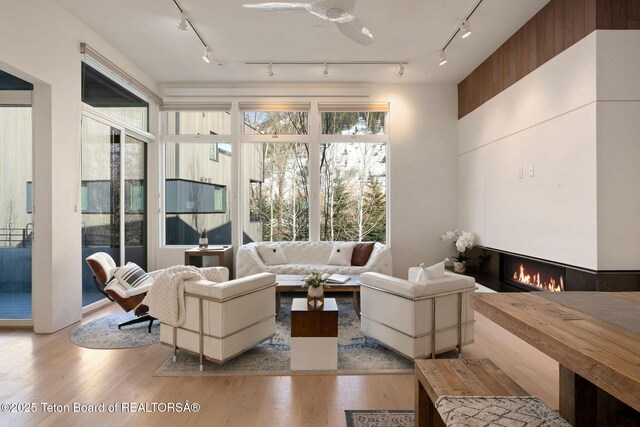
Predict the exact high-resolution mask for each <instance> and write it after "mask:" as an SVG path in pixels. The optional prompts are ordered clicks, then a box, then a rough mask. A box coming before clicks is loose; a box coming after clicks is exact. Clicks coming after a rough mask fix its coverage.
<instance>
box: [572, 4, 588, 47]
mask: <svg viewBox="0 0 640 427" xmlns="http://www.w3.org/2000/svg"><path fill="white" fill-rule="evenodd" d="M585 1H586V0H573V39H574V40H575V41H576V42H577V41H579V40H582V39H583V38H584V37H585V36H586V35H587V32H586V31H587V30H586V25H585V18H586V16H585Z"/></svg>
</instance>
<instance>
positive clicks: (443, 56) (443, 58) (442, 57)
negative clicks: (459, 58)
mask: <svg viewBox="0 0 640 427" xmlns="http://www.w3.org/2000/svg"><path fill="white" fill-rule="evenodd" d="M446 63H447V55H446V54H445V53H444V50H441V51H440V55H438V65H444V64H446Z"/></svg>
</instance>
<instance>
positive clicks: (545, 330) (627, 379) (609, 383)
mask: <svg viewBox="0 0 640 427" xmlns="http://www.w3.org/2000/svg"><path fill="white" fill-rule="evenodd" d="M495 297H497V298H495ZM474 308H475V309H476V310H477V311H479V312H481V313H483V314H485V315H487V316H488V317H490V318H491V319H492V320H493V321H495V322H496V323H498V324H500V325H501V326H503V327H505V328H506V329H508V330H509V331H511V332H512V333H514V334H515V335H517V336H519V337H520V338H522V339H524V340H526V341H527V342H529V343H531V344H532V345H533V346H534V347H536V348H538V349H540V350H541V351H543V352H544V353H545V354H547V355H549V356H550V357H552V358H553V359H555V360H557V361H558V362H559V363H560V364H562V365H564V366H566V367H567V368H568V369H570V370H571V371H573V372H575V373H577V374H579V375H581V376H583V377H584V378H586V379H588V380H589V381H592V382H593V383H594V384H595V385H597V386H598V387H600V388H601V389H603V390H605V391H606V392H608V393H610V394H612V395H613V396H615V397H617V398H618V399H620V400H622V401H624V402H626V403H627V404H629V405H630V406H632V407H633V408H635V409H636V410H638V408H640V369H639V366H640V362H639V361H640V356H638V355H637V354H638V348H640V347H638V341H639V340H638V336H637V335H635V334H633V333H631V332H629V331H624V330H622V329H620V328H617V327H615V326H614V325H610V324H608V323H606V322H603V321H601V320H598V319H595V318H592V317H591V316H588V315H586V314H583V313H579V312H577V311H575V310H572V309H569V308H567V307H564V306H561V305H560V304H556V303H554V302H550V301H548V300H546V299H544V298H541V297H539V296H536V295H533V294H528V295H523V294H517V295H508V294H502V295H491V296H490V297H487V296H483V295H477V294H476V295H474ZM604 333H608V334H609V336H610V338H609V339H602V336H603V334H604Z"/></svg>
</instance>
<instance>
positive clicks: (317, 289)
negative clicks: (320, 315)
mask: <svg viewBox="0 0 640 427" xmlns="http://www.w3.org/2000/svg"><path fill="white" fill-rule="evenodd" d="M325 286H327V278H326V277H325V276H324V275H323V274H322V273H318V272H317V271H314V272H312V273H310V274H309V275H308V276H307V277H305V279H304V284H303V285H302V287H303V288H307V304H308V305H309V306H311V307H313V308H317V309H319V308H321V307H322V305H323V304H324V291H323V289H324V287H325Z"/></svg>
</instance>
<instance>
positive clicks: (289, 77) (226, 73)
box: [58, 0, 548, 83]
mask: <svg viewBox="0 0 640 427" xmlns="http://www.w3.org/2000/svg"><path fill="white" fill-rule="evenodd" d="M58 1H59V3H61V4H62V5H63V6H64V7H65V8H66V9H67V10H69V11H70V12H71V13H73V14H74V15H75V16H77V17H78V18H79V19H80V20H81V21H83V22H84V23H86V24H87V25H88V26H89V27H90V28H92V29H93V30H94V31H96V32H97V33H98V34H99V35H100V36H102V37H103V38H104V39H105V40H107V41H108V42H110V43H111V44H112V45H113V46H114V47H115V48H117V49H118V50H119V51H120V52H122V53H123V54H124V55H126V56H127V57H128V58H130V59H131V60H132V61H133V62H134V63H136V64H137V65H138V66H139V67H140V68H142V69H143V70H145V71H146V72H147V73H148V74H149V75H150V76H151V77H152V78H153V79H155V80H156V81H157V82H159V83H195V82H202V83H229V82H242V83H248V82H251V83H266V82H319V81H322V82H332V83H337V82H361V83H365V82H368V83H398V82H402V83H458V82H459V81H461V80H462V79H463V78H464V77H465V76H466V75H468V74H469V73H470V72H471V71H473V69H474V68H475V67H477V66H478V65H479V64H480V63H481V62H482V61H483V60H484V59H485V58H486V57H488V56H489V55H490V54H491V53H492V52H493V51H494V50H495V49H496V48H497V47H498V46H499V45H501V44H502V43H503V42H504V41H505V40H506V39H507V38H508V37H509V36H511V34H513V33H514V32H515V31H516V30H517V29H518V28H520V27H521V26H522V24H524V23H525V22H526V21H527V20H529V19H530V18H531V17H532V16H533V15H534V14H535V13H536V12H537V11H538V10H540V9H541V8H542V6H544V5H545V4H546V3H547V2H548V0H484V1H483V2H482V4H481V5H480V6H479V7H478V9H477V10H476V12H475V13H474V14H473V16H472V18H471V19H470V20H469V22H470V24H471V30H472V34H471V36H470V37H468V38H466V39H464V40H462V39H460V38H459V37H456V39H454V40H453V41H452V42H451V44H450V45H449V47H448V48H447V51H446V53H447V58H448V60H449V62H448V63H447V64H446V65H444V66H442V67H440V66H438V65H437V56H438V52H439V50H440V49H441V48H442V47H443V46H444V44H445V43H446V42H447V40H449V38H450V37H451V35H452V34H453V32H454V31H455V30H456V28H457V27H458V26H459V25H460V22H461V21H462V19H464V17H465V16H466V15H467V14H468V13H469V12H470V11H471V9H472V8H473V7H474V6H475V5H476V3H477V0H359V1H358V3H357V4H356V7H355V11H354V13H355V15H357V16H358V17H359V18H360V19H361V20H362V21H363V22H364V23H365V25H366V26H367V27H368V28H369V29H370V30H371V32H372V33H373V34H374V36H375V43H373V44H371V45H369V46H360V45H358V44H356V43H354V42H352V41H351V40H349V39H347V38H345V37H344V36H343V35H342V34H341V33H340V32H339V31H338V29H337V28H336V27H335V25H334V24H332V23H330V22H327V21H323V20H321V19H319V18H317V17H315V16H313V15H310V14H307V13H265V12H257V11H252V10H247V9H244V8H242V7H241V4H242V3H246V2H249V1H251V0H224V1H222V0H218V1H214V0H178V2H179V3H180V4H181V5H182V7H183V9H184V10H185V12H186V13H187V15H188V16H189V17H190V19H191V20H192V22H193V23H194V25H195V27H196V28H197V30H198V31H199V32H200V34H201V35H202V37H203V38H204V40H205V41H206V42H207V43H208V44H209V45H210V46H211V48H212V49H213V56H214V58H215V59H216V60H219V61H214V62H212V63H211V64H206V63H205V62H204V61H203V60H202V58H201V56H202V54H203V50H204V48H203V46H202V44H201V43H200V41H199V40H198V38H197V37H196V35H195V34H194V33H193V31H191V30H190V31H181V30H179V29H178V28H177V27H176V24H177V16H178V10H177V8H176V6H175V4H174V3H173V1H172V0H134V1H132V0H108V1H105V0H58ZM245 61H407V62H409V65H407V66H406V71H405V77H404V78H403V79H402V80H400V79H398V78H397V77H396V75H395V72H396V69H397V67H396V66H395V65H384V66H383V65H366V66H363V65H358V66H353V65H351V66H345V65H342V66H338V65H336V66H333V67H331V75H330V77H329V78H323V77H322V76H321V75H320V71H321V70H320V67H319V66H317V65H304V66H284V65H283V66H275V65H274V71H275V73H276V76H275V77H273V78H270V77H267V76H266V67H265V66H260V65H245V64H244V62H245ZM215 62H221V63H223V64H224V65H223V66H219V65H216V64H215Z"/></svg>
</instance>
